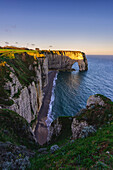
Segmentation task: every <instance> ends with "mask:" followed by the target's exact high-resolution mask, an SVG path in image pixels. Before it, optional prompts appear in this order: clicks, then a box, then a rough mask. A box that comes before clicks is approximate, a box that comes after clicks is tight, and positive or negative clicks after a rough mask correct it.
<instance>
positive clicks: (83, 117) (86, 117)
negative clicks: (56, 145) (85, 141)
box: [47, 94, 113, 142]
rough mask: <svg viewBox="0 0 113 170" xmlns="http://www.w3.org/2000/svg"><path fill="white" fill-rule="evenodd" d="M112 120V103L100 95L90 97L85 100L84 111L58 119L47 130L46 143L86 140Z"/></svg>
mask: <svg viewBox="0 0 113 170" xmlns="http://www.w3.org/2000/svg"><path fill="white" fill-rule="evenodd" d="M112 120H113V102H112V101H111V100H110V99H108V98H107V97H105V96H102V95H99V94H97V95H92V96H90V97H89V99H88V100H87V105H86V108H85V109H82V110H81V111H80V112H78V113H77V115H76V116H74V117H59V118H57V119H56V120H54V121H53V122H52V124H51V126H50V127H49V128H48V137H47V142H53V141H57V140H59V139H60V138H67V137H71V139H78V138H86V137H87V136H89V135H91V134H92V133H95V132H96V131H97V129H98V128H100V127H103V125H105V124H110V121H112Z"/></svg>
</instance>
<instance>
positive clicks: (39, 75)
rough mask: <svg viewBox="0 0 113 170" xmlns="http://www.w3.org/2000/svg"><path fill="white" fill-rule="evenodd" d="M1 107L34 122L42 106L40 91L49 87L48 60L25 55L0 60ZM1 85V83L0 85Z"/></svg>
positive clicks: (5, 57) (3, 57) (41, 93)
mask: <svg viewBox="0 0 113 170" xmlns="http://www.w3.org/2000/svg"><path fill="white" fill-rule="evenodd" d="M1 58H2V59H3V60H4V59H5V60H6V61H5V64H4V65H3V64H2V65H1V67H0V70H1V75H0V76H1V80H2V81H0V86H1V89H0V90H1V91H2V93H0V106H1V108H7V109H9V110H13V111H15V112H17V113H18V114H19V115H20V116H22V117H24V118H25V119H26V120H27V121H28V123H30V122H31V121H33V120H37V116H38V111H39V110H40V107H41V105H42V99H43V92H42V89H43V87H44V86H46V85H47V83H48V61H47V58H44V57H43V58H34V57H33V56H31V55H29V54H27V53H21V54H15V55H14V56H13V58H11V56H3V55H2V56H1ZM2 82H3V83H2Z"/></svg>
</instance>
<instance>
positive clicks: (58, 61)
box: [46, 51, 88, 71]
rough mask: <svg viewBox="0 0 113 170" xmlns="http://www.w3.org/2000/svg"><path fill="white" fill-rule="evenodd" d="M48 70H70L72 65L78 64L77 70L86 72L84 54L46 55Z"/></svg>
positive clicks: (73, 52)
mask: <svg viewBox="0 0 113 170" xmlns="http://www.w3.org/2000/svg"><path fill="white" fill-rule="evenodd" d="M46 56H47V57H48V68H49V69H56V70H72V65H73V64H74V63H75V62H78V66H79V70H80V71H85V70H88V63H87V59H86V56H85V54H84V53H82V52H80V51H52V54H51V53H50V54H48V53H46Z"/></svg>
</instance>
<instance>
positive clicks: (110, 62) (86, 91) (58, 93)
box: [48, 56, 113, 122]
mask: <svg viewBox="0 0 113 170" xmlns="http://www.w3.org/2000/svg"><path fill="white" fill-rule="evenodd" d="M87 59H88V71H86V72H79V68H78V64H77V63H75V64H74V65H73V67H74V68H75V69H76V71H73V72H59V73H58V75H57V77H55V80H54V88H53V91H52V97H51V99H52V102H51V103H50V109H49V114H48V118H49V120H50V122H52V120H54V119H55V118H57V117H59V116H73V115H76V113H77V112H78V111H79V110H80V109H82V108H85V106H86V102H87V99H88V98H89V96H91V95H93V94H97V93H99V94H103V95H105V96H107V97H108V98H110V99H111V100H112V101H113V56H87Z"/></svg>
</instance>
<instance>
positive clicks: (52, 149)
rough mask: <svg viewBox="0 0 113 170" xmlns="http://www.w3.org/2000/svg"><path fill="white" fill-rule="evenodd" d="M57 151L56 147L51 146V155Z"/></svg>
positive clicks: (57, 147)
mask: <svg viewBox="0 0 113 170" xmlns="http://www.w3.org/2000/svg"><path fill="white" fill-rule="evenodd" d="M58 149H60V148H59V146H58V145H53V146H51V148H50V152H51V153H54V152H55V151H56V150H58Z"/></svg>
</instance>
